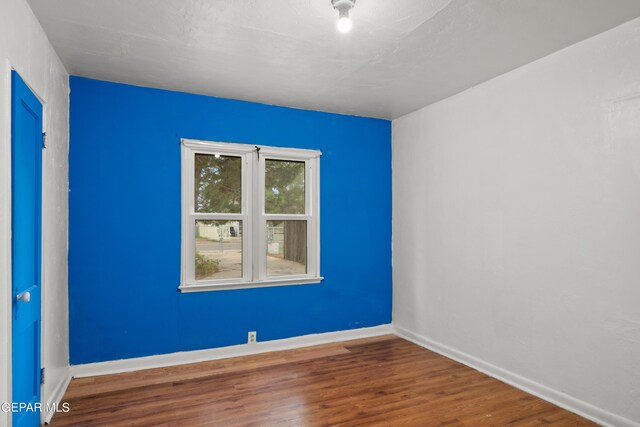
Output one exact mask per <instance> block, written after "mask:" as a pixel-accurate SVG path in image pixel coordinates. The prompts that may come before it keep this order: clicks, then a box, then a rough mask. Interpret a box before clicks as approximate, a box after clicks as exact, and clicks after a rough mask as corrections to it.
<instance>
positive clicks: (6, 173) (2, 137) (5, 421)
mask: <svg viewBox="0 0 640 427" xmlns="http://www.w3.org/2000/svg"><path fill="white" fill-rule="evenodd" d="M12 71H16V72H17V73H18V74H19V75H20V78H21V79H22V80H23V81H24V82H25V84H26V85H27V86H28V87H29V89H30V90H31V92H33V94H34V95H35V96H36V98H38V101H40V103H41V104H42V130H43V132H46V129H47V127H46V125H47V120H46V116H47V103H46V102H45V100H44V97H43V96H41V94H40V93H39V92H38V91H37V90H35V89H34V88H33V85H31V82H30V80H29V79H28V78H26V77H25V74H26V73H22V70H20V69H19V68H15V67H13V65H12V64H11V61H9V60H6V61H5V63H4V64H2V70H1V73H2V77H3V78H4V85H3V87H2V91H0V93H3V94H6V95H5V96H0V102H1V103H2V106H3V107H4V114H3V116H4V120H3V121H4V123H6V126H4V129H3V130H2V131H0V209H3V211H2V212H0V217H2V218H5V219H6V221H3V222H2V223H0V267H6V268H0V271H1V270H4V271H5V273H4V274H0V307H2V308H3V309H2V310H0V313H2V317H1V318H0V378H3V379H4V380H3V381H0V403H1V402H11V397H12V391H11V388H12V382H13V378H12V369H13V366H12V361H11V358H12V356H11V355H12V345H13V333H12V331H13V316H12V308H13V286H12V282H11V281H12V271H11V261H12V258H11V257H12V253H11V252H12V250H11V224H12V218H11V209H12V194H11V174H12V165H11V142H12V141H11V131H12V129H11V114H12V111H11V110H12V106H11V105H12V97H13V93H12V91H11V72H12ZM46 151H47V150H43V151H42V171H41V177H40V179H41V181H42V183H43V184H44V182H45V179H44V178H45V173H44V172H45V168H44V165H45V158H46ZM45 200H46V197H45V191H44V185H42V196H41V208H40V209H41V214H40V222H41V225H40V227H41V228H40V230H41V231H40V234H41V237H40V269H41V270H40V271H41V273H40V286H41V287H40V290H41V304H40V315H41V320H40V322H41V323H40V367H41V368H44V367H45V365H44V363H45V358H44V351H45V350H44V349H45V347H44V345H45V327H46V326H45V316H44V315H45V292H46V286H45V262H44V260H45V252H44V247H45V238H44V236H45V221H44V208H45ZM43 392H44V387H43V386H42V385H40V401H41V402H44V401H46V400H45V397H46V396H45V395H44V393H43ZM45 415H46V412H45V411H41V412H40V421H41V422H44V417H45ZM0 425H7V426H10V425H11V412H6V413H5V412H2V411H0Z"/></svg>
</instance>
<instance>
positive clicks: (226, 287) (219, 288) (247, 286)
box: [178, 277, 324, 293]
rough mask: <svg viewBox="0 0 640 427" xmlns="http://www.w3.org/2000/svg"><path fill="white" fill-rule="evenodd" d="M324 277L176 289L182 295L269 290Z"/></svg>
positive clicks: (310, 283) (202, 284) (211, 284)
mask: <svg viewBox="0 0 640 427" xmlns="http://www.w3.org/2000/svg"><path fill="white" fill-rule="evenodd" d="M323 280H324V277H305V278H297V279H284V280H283V279H278V280H263V281H261V282H238V283H220V284H215V283H194V284H188V285H180V286H179V287H178V289H179V290H180V292H182V293H190V292H208V291H226V290H230V289H253V288H269V287H273V286H291V285H312V284H317V283H321V282H322V281H323Z"/></svg>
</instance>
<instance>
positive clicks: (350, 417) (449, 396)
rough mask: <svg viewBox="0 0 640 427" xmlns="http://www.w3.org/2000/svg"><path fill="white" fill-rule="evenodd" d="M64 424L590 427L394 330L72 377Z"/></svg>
mask: <svg viewBox="0 0 640 427" xmlns="http://www.w3.org/2000/svg"><path fill="white" fill-rule="evenodd" d="M63 401H65V402H68V403H69V404H70V407H71V411H70V412H69V413H58V414H56V415H55V416H54V418H53V421H52V425H53V426H54V427H62V426H127V427H134V426H155V427H158V426H190V427H191V426H218V425H220V426H249V425H252V426H276V425H277V426H329V425H346V426H358V425H380V426H425V427H428V426H447V427H452V426H541V425H554V426H592V425H595V424H593V423H591V422H590V421H587V420H585V419H583V418H581V417H579V416H577V415H575V414H572V413H571V412H567V411H565V410H563V409H560V408H558V407H557V406H554V405H552V404H550V403H547V402H545V401H543V400H541V399H538V398H536V397H534V396H531V395H529V394H527V393H524V392H522V391H520V390H518V389H515V388H513V387H511V386H509V385H506V384H504V383H501V382H500V381H498V380H495V379H493V378H490V377H488V376H486V375H484V374H482V373H480V372H478V371H475V370H473V369H471V368H468V367H466V366H464V365H462V364H459V363H457V362H454V361H452V360H450V359H447V358H445V357H443V356H440V355H438V354H436V353H433V352H431V351H428V350H426V349H423V348H422V347H419V346H417V345H415V344H412V343H410V342H408V341H405V340H403V339H400V338H397V337H394V336H390V335H389V336H383V337H377V338H369V339H365V340H357V341H349V342H343V343H338V344H328V345H322V346H316V347H307V348H303V349H297V350H288V351H280V352H275V353H268V354H262V355H255V356H246V357H240V358H234V359H225V360H217V361H212V362H204V363H197V364H191V365H183V366H176V367H170V368H159V369H149V370H146V371H139V372H134V373H124V374H118V375H109V376H101V377H92V378H81V379H75V380H73V381H72V382H71V385H70V386H69V389H68V391H67V393H66V394H65V397H64V399H63Z"/></svg>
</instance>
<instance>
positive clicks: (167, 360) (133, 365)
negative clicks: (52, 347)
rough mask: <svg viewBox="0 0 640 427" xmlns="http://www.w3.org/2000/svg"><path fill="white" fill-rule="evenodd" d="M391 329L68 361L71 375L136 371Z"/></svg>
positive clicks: (355, 330) (283, 348)
mask: <svg viewBox="0 0 640 427" xmlns="http://www.w3.org/2000/svg"><path fill="white" fill-rule="evenodd" d="M391 333H393V330H392V327H391V325H390V324H388V325H380V326H374V327H371V328H361V329H351V330H347V331H338V332H327V333H323V334H313V335H303V336H300V337H293V338H285V339H281V340H273V341H264V342H257V343H255V344H241V345H234V346H229V347H219V348H212V349H207V350H195V351H184V352H178V353H170V354H160V355H156V356H146V357H137V358H133V359H122V360H112V361H108V362H97V363H87V364H84V365H72V366H71V376H72V377H73V378H82V377H93V376H97V375H108V374H118V373H122V372H132V371H139V370H142V369H152V368H162V367H165V366H175V365H184V364H187V363H196V362H205V361H209V360H217V359H226V358H229V357H238V356H247V355H250V354H259V353H268V352H271V351H280V350H291V349H295V348H300V347H309V346H313V345H319V344H328V343H333V342H340V341H349V340H355V339H359V338H368V337H375V336H379V335H385V334H391Z"/></svg>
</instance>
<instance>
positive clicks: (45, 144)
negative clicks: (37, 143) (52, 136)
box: [42, 132, 47, 148]
mask: <svg viewBox="0 0 640 427" xmlns="http://www.w3.org/2000/svg"><path fill="white" fill-rule="evenodd" d="M42 148H47V133H46V132H42Z"/></svg>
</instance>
